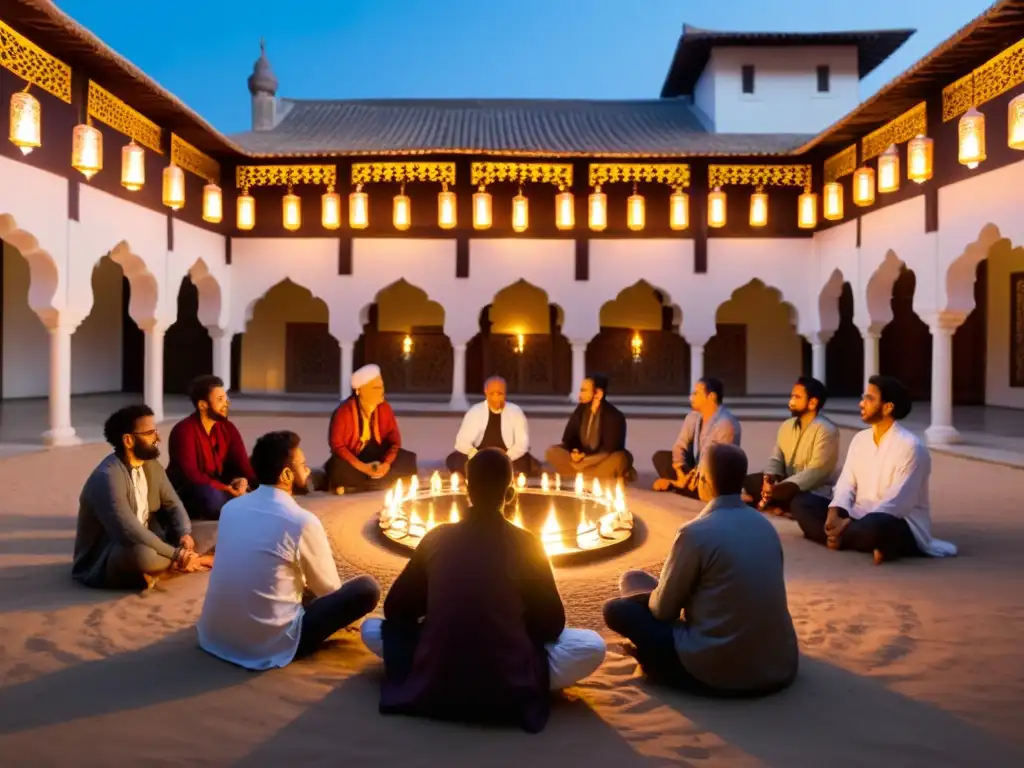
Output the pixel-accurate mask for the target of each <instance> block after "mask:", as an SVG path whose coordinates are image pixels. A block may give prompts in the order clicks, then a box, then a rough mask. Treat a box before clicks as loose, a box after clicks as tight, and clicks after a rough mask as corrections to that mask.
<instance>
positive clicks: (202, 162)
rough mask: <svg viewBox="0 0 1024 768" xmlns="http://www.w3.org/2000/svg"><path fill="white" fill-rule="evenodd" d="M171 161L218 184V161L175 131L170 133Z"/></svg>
mask: <svg viewBox="0 0 1024 768" xmlns="http://www.w3.org/2000/svg"><path fill="white" fill-rule="evenodd" d="M171 162H172V163H174V164H175V165H177V166H178V167H180V168H183V169H185V170H186V171H190V172H191V173H194V174H195V175H196V176H198V177H199V178H201V179H205V180H206V181H212V182H213V183H214V184H220V163H218V162H217V161H216V160H214V159H213V158H212V157H210V156H209V155H206V154H203V153H202V152H200V151H199V150H198V149H196V148H195V147H193V146H192V145H191V144H189V143H188V142H187V141H185V140H184V139H183V138H181V136H179V135H178V134H176V133H172V134H171Z"/></svg>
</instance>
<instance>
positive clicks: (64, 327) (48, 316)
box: [39, 310, 85, 334]
mask: <svg viewBox="0 0 1024 768" xmlns="http://www.w3.org/2000/svg"><path fill="white" fill-rule="evenodd" d="M39 319H40V320H42V321H43V326H44V327H45V328H46V330H47V331H49V332H50V333H59V332H65V333H68V334H71V333H74V332H75V330H76V329H77V328H78V326H80V325H81V324H82V321H83V320H85V318H84V317H83V316H81V315H77V314H72V313H70V312H62V311H60V310H47V311H44V312H40V313H39Z"/></svg>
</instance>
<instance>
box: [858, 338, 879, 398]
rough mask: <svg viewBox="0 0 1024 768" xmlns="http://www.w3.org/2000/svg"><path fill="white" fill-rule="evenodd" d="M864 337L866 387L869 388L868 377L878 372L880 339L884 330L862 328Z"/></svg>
mask: <svg viewBox="0 0 1024 768" xmlns="http://www.w3.org/2000/svg"><path fill="white" fill-rule="evenodd" d="M860 333H861V336H862V337H863V339H864V388H865V389H867V386H868V379H870V378H871V377H872V376H875V375H877V374H878V340H879V339H880V338H882V332H881V331H876V330H874V329H868V330H866V331H865V330H864V329H863V328H862V329H861V332H860Z"/></svg>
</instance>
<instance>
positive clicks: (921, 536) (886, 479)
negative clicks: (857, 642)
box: [790, 376, 957, 565]
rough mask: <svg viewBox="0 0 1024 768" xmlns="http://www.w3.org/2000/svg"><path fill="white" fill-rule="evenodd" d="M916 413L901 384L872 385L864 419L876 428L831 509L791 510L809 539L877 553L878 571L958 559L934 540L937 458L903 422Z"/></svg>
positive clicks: (810, 499)
mask: <svg viewBox="0 0 1024 768" xmlns="http://www.w3.org/2000/svg"><path fill="white" fill-rule="evenodd" d="M910 408H911V400H910V393H909V392H908V391H907V389H906V387H904V386H903V384H902V383H900V381H899V380H897V379H895V378H893V377H892V376H872V377H871V378H870V379H869V380H868V386H867V391H866V392H865V393H864V396H863V398H862V399H861V401H860V417H861V420H862V421H863V422H864V423H865V424H869V425H870V427H869V428H868V429H865V430H863V431H861V432H858V433H857V434H856V435H854V437H853V440H852V441H851V442H850V450H849V451H848V452H847V454H846V463H845V464H844V465H843V471H842V474H841V475H840V476H839V481H838V482H837V483H836V487H835V493H834V494H833V497H832V503H831V504H829V502H828V501H826V500H825V499H824V498H822V497H819V496H813V495H810V494H803V495H801V496H799V497H797V498H796V499H794V500H793V503H792V504H791V505H790V513H791V514H792V515H793V518H794V519H795V520H796V521H797V523H799V525H800V528H801V530H802V531H803V533H804V536H805V537H807V538H808V539H810V540H811V541H815V542H817V543H819V544H824V545H826V546H827V547H828V548H829V549H853V550H855V551H857V552H871V553H873V555H874V558H875V564H876V565H880V564H881V563H882V562H884V561H885V560H893V559H896V558H900V557H912V556H917V555H928V556H931V557H948V556H952V555H955V554H956V553H957V550H956V547H955V546H954V545H953V544H950V543H949V542H948V541H942V540H940V539H934V538H932V535H931V510H930V508H929V503H928V478H929V476H930V475H931V469H932V465H931V455H930V454H929V453H928V448H927V447H925V446H924V444H922V443H921V441H920V440H919V439H918V438H917V436H916V435H914V434H913V433H912V432H910V431H909V430H907V429H905V428H904V427H903V426H902V425H900V424H899V421H900V419H903V418H905V417H906V416H907V415H908V414H909V413H910Z"/></svg>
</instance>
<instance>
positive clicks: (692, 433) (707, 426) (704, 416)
mask: <svg viewBox="0 0 1024 768" xmlns="http://www.w3.org/2000/svg"><path fill="white" fill-rule="evenodd" d="M724 393H725V390H724V388H723V387H722V382H720V381H719V380H718V379H714V378H712V377H710V376H705V377H703V378H701V379H698V381H697V383H696V385H694V387H693V392H692V393H691V394H690V408H692V409H693V410H692V411H690V413H688V414H687V415H686V418H685V419H683V428H682V429H681V430H680V431H679V437H677V438H676V442H675V444H674V445H673V446H672V450H671V451H655V452H654V456H652V457H651V461H653V462H654V469H655V471H656V472H657V473H658V479H657V480H655V481H654V490H656V491H675V492H676V493H678V494H680V495H682V496H687V497H689V498H691V499H696V498H699V496H698V493H697V486H698V476H699V472H700V462H701V458H702V457H703V456H704V454H705V453H707V450H708V448H710V447H711V446H712V445H715V444H716V443H725V444H730V445H739V444H740V436H741V432H742V430H741V429H740V423H739V422H738V421H737V420H736V417H735V416H733V415H732V413H730V412H729V409H728V408H726V407H725V406H724V405H722V398H723V396H724Z"/></svg>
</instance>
